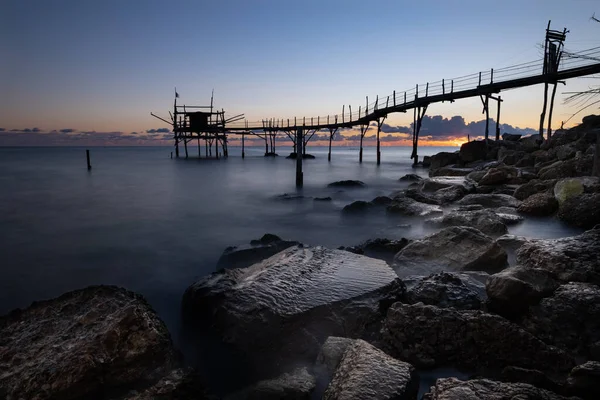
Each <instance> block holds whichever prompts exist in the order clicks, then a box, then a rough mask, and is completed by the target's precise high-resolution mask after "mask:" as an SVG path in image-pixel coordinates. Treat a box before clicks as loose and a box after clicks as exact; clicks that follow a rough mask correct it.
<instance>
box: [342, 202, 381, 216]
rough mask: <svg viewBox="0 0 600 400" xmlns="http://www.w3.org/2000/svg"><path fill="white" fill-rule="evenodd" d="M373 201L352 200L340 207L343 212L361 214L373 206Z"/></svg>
mask: <svg viewBox="0 0 600 400" xmlns="http://www.w3.org/2000/svg"><path fill="white" fill-rule="evenodd" d="M373 206H374V205H373V203H371V202H368V201H363V200H357V201H353V202H352V203H350V204H347V205H345V206H344V208H343V209H342V212H343V213H345V214H362V213H365V212H367V211H369V210H370V209H372V208H373Z"/></svg>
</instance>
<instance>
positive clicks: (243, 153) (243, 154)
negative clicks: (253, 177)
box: [242, 133, 246, 158]
mask: <svg viewBox="0 0 600 400" xmlns="http://www.w3.org/2000/svg"><path fill="white" fill-rule="evenodd" d="M245 137H246V135H244V134H243V133H242V158H246V147H245V143H244V138H245Z"/></svg>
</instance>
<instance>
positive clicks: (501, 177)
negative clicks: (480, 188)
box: [479, 166, 519, 185]
mask: <svg viewBox="0 0 600 400" xmlns="http://www.w3.org/2000/svg"><path fill="white" fill-rule="evenodd" d="M518 177H519V170H518V169H517V168H514V167H507V166H504V167H496V168H490V169H488V170H487V172H486V174H485V175H484V176H483V177H482V178H481V179H480V180H479V184H480V185H501V184H503V183H509V182H511V181H513V180H515V179H517V178H518Z"/></svg>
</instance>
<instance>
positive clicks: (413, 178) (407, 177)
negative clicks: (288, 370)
mask: <svg viewBox="0 0 600 400" xmlns="http://www.w3.org/2000/svg"><path fill="white" fill-rule="evenodd" d="M400 180H401V181H410V182H419V181H422V180H423V178H421V177H420V176H419V175H417V174H407V175H404V176H403V177H402V178H400Z"/></svg>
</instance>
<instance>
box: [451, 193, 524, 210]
mask: <svg viewBox="0 0 600 400" xmlns="http://www.w3.org/2000/svg"><path fill="white" fill-rule="evenodd" d="M458 204H460V205H470V204H481V205H482V206H484V207H487V208H498V207H515V208H517V207H519V206H520V205H521V202H520V201H519V200H517V199H515V198H514V197H512V196H510V195H507V194H468V195H466V196H465V197H463V198H462V199H460V200H459V201H458Z"/></svg>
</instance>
